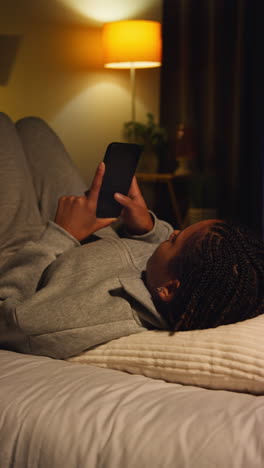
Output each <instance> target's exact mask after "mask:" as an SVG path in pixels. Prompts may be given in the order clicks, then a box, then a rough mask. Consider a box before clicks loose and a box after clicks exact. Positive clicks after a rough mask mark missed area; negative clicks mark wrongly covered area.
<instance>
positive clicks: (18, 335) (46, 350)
mask: <svg viewBox="0 0 264 468" xmlns="http://www.w3.org/2000/svg"><path fill="white" fill-rule="evenodd" d="M172 230H173V228H172V227H171V226H170V225H169V224H167V223H165V222H164V221H160V220H157V218H156V217H155V216H154V227H153V229H152V231H151V232H149V233H147V234H145V235H143V236H134V237H129V236H127V237H120V236H119V235H118V234H117V233H116V232H115V231H114V230H113V229H112V228H110V227H109V228H106V229H101V230H100V231H98V232H97V233H96V234H97V235H98V237H99V240H97V241H96V242H91V243H87V244H84V245H80V243H79V242H78V241H77V240H76V239H75V238H73V237H72V236H71V235H70V234H68V233H67V232H66V231H64V230H63V229H62V228H60V227H59V226H57V225H56V224H55V223H53V222H51V221H50V222H49V223H48V225H47V227H46V229H45V230H44V232H43V234H42V236H41V238H40V239H39V241H38V242H28V243H27V244H26V245H25V246H24V248H23V249H21V250H20V251H18V252H17V253H16V254H15V255H13V256H12V257H10V258H9V260H8V261H7V262H6V263H5V264H4V267H3V268H2V271H1V276H0V347H1V348H4V349H11V350H14V351H19V352H23V353H28V354H38V355H46V356H51V357H54V358H66V357H69V356H72V355H75V354H78V353H80V352H81V351H84V350H85V349H88V348H91V347H93V346H96V345H98V344H101V343H104V342H107V341H109V340H113V339H116V338H119V337H121V336H126V335H130V334H133V333H138V332H141V331H144V330H145V329H146V328H160V329H164V328H166V322H165V320H164V319H163V318H162V317H161V316H160V314H159V313H158V311H157V310H156V308H155V306H154V304H153V302H152V299H151V296H150V294H149V292H148V290H147V289H146V287H145V285H144V282H143V280H142V271H144V270H145V268H146V262H147V260H148V258H149V257H150V255H151V254H152V253H153V251H154V250H155V249H156V247H157V245H158V244H159V243H160V242H161V241H163V240H165V239H167V238H168V237H169V235H170V233H171V232H172Z"/></svg>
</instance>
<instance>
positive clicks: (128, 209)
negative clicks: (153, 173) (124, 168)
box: [114, 177, 153, 235]
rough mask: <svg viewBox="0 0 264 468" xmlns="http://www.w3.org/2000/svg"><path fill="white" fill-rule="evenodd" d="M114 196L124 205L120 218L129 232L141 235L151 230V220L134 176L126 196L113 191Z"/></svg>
mask: <svg viewBox="0 0 264 468" xmlns="http://www.w3.org/2000/svg"><path fill="white" fill-rule="evenodd" d="M114 198H115V200H116V201H117V202H118V203H120V205H122V206H123V207H124V208H123V210H122V218H123V220H124V224H125V226H126V229H127V230H128V232H129V233H130V234H134V235H142V234H146V233H147V232H149V231H151V229H152V228H153V220H152V217H151V215H150V214H149V211H148V208H147V205H146V202H145V200H144V198H143V196H142V194H141V191H140V189H139V186H138V183H137V180H136V177H133V180H132V183H131V186H130V189H129V192H128V196H127V197H126V196H125V195H122V194H121V193H115V195H114Z"/></svg>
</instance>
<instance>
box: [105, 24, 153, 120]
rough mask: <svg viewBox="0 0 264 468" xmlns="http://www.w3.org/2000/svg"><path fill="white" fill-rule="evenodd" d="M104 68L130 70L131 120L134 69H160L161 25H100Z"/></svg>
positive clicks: (134, 110) (133, 97) (133, 118)
mask: <svg viewBox="0 0 264 468" xmlns="http://www.w3.org/2000/svg"><path fill="white" fill-rule="evenodd" d="M103 49H104V64H105V65H104V66H105V67H106V68H128V69H130V81H131V93H132V100H131V113H132V122H134V121H135V115H136V108H135V70H136V68H154V67H160V66H161V24H160V23H158V22H157V21H144V20H128V21H116V22H114V23H107V24H105V25H104V26H103Z"/></svg>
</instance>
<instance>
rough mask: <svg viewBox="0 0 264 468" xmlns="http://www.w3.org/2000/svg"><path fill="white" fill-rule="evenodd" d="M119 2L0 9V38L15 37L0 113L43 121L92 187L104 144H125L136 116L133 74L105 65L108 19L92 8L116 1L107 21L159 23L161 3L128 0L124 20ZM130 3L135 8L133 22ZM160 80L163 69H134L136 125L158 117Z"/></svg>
mask: <svg viewBox="0 0 264 468" xmlns="http://www.w3.org/2000/svg"><path fill="white" fill-rule="evenodd" d="M117 1H118V0H96V1H94V0H89V1H88V0H87V2H86V5H87V7H86V11H85V14H84V12H80V11H79V12H77V11H74V0H45V2H44V0H43V1H42V0H37V1H35V2H34V0H24V1H23V2H21V0H16V1H12V2H11V4H12V5H11V6H12V8H11V7H9V6H8V0H6V2H7V4H6V6H5V7H4V6H2V5H1V7H0V13H1V14H0V46H1V35H2V36H3V35H12V36H13V35H16V36H18V47H17V53H16V57H15V59H14V60H13V66H12V68H11V71H10V74H9V78H8V81H7V83H6V84H2V85H0V102H1V109H0V110H1V111H3V112H6V113H7V114H9V115H10V117H11V118H13V120H16V119H19V118H21V117H23V116H26V115H37V116H40V117H42V118H44V119H45V120H46V121H47V122H48V123H49V124H50V125H51V126H52V128H53V129H54V130H55V131H56V132H57V133H58V135H59V136H60V137H61V139H62V140H63V142H64V144H65V146H66V148H67V149H68V151H69V152H70V154H71V156H72V157H73V159H74V160H75V162H76V164H77V166H78V167H79V168H80V170H81V172H82V174H83V176H84V178H85V180H86V181H87V183H89V182H90V180H91V177H92V175H93V173H94V170H95V167H96V165H97V163H98V162H99V161H100V160H101V159H102V157H103V154H104V150H105V147H106V146H107V144H108V143H109V142H111V141H116V140H117V141H118V140H119V141H120V140H121V139H122V136H121V129H122V125H123V123H124V122H125V121H128V120H130V117H131V94H130V80H129V71H128V70H106V69H104V68H103V61H102V50H101V26H102V24H103V23H104V22H107V19H106V18H104V19H103V18H101V19H100V18H99V17H98V18H97V19H96V18H95V14H94V11H92V7H93V6H96V7H97V10H98V8H99V7H101V10H102V11H103V12H105V11H106V10H105V8H103V7H104V6H108V7H109V5H111V4H112V6H113V9H112V10H113V11H112V10H110V11H112V17H111V18H110V17H109V21H114V20H119V19H151V20H157V21H161V2H162V0H140V1H139V2H138V4H137V0H126V1H125V2H124V1H123V4H125V5H126V11H125V12H124V14H126V16H125V17H124V16H122V2H120V0H119V5H117ZM63 2H65V3H63ZM70 2H71V9H70V6H69V4H70ZM1 3H3V2H1ZM81 3H82V4H83V5H84V3H83V2H81ZM15 4H17V8H14V5H15ZM36 4H37V6H38V8H36V7H35V6H34V5H36ZM75 4H76V5H77V4H79V5H80V1H78V0H76V1H75ZM129 4H130V5H131V7H132V6H133V8H134V9H133V11H132V10H131V11H132V13H131V16H130V17H129V11H128V10H127V7H128V5H129ZM144 4H145V10H144ZM89 5H90V7H91V16H90V17H89ZM137 5H138V12H137V11H135V6H137ZM117 6H119V9H117ZM139 6H140V8H139ZM114 7H115V8H116V9H115V8H114ZM118 12H119V13H118ZM92 13H93V16H92ZM99 13H100V11H99ZM99 13H98V12H97V14H98V16H99ZM114 13H115V15H116V18H115V17H113V15H114ZM0 52H1V54H2V53H3V52H2V51H0ZM7 52H8V50H7ZM1 54H0V55H1ZM0 78H1V76H0ZM159 78H160V69H149V70H147V69H146V70H138V71H137V72H136V88H137V89H136V97H137V102H136V118H137V119H138V120H145V115H146V113H147V112H153V113H154V114H155V116H156V117H157V119H158V113H159Z"/></svg>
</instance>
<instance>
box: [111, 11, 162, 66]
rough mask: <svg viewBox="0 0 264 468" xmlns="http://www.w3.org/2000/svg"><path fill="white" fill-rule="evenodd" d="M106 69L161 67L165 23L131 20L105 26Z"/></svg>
mask: <svg viewBox="0 0 264 468" xmlns="http://www.w3.org/2000/svg"><path fill="white" fill-rule="evenodd" d="M103 49H104V64H105V67H106V68H131V67H133V68H153V67H160V65H161V24H160V23H158V22H156V21H144V20H129V21H117V22H114V23H107V24H105V25H104V27H103Z"/></svg>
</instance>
